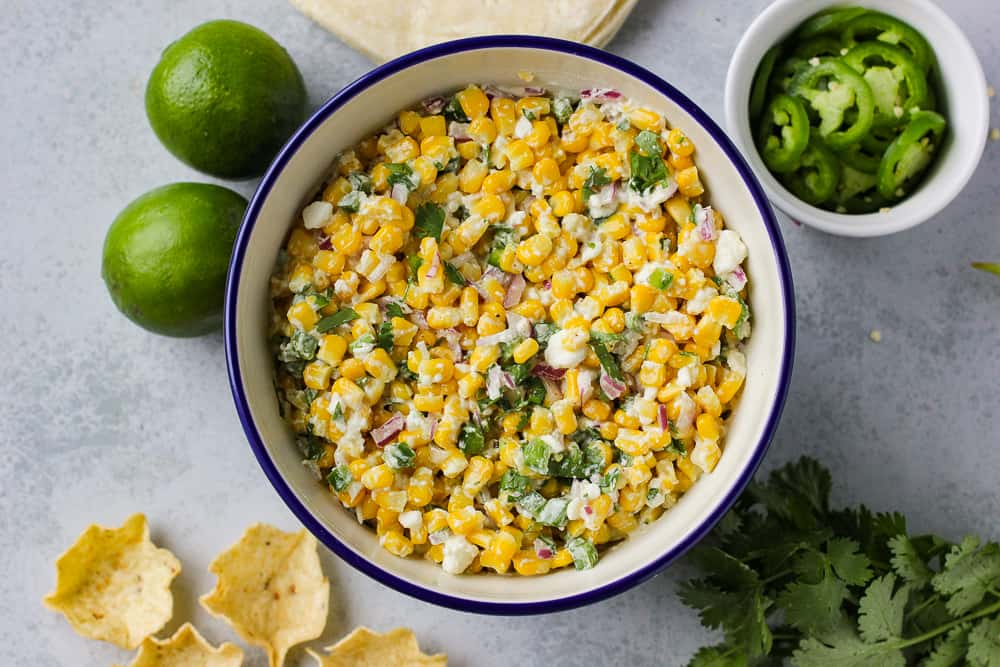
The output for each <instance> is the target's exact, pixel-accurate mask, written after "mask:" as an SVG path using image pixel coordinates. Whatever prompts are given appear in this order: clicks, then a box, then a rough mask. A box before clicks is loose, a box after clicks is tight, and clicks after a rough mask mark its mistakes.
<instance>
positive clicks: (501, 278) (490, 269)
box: [472, 264, 511, 299]
mask: <svg viewBox="0 0 1000 667" xmlns="http://www.w3.org/2000/svg"><path fill="white" fill-rule="evenodd" d="M488 278H493V279H495V280H496V281H497V282H499V283H500V285H502V286H503V287H504V288H506V287H507V285H508V284H509V283H510V279H511V274H509V273H507V272H505V271H502V270H501V269H498V268H497V267H495V266H493V265H492V264H489V265H487V267H486V270H485V271H483V275H482V276H481V277H480V278H479V280H477V281H476V282H474V283H472V286H473V287H475V288H476V291H477V292H479V296H481V297H483V298H484V299H489V298H490V296H491V295H490V292H489V291H488V290H487V289H486V280H487V279H488Z"/></svg>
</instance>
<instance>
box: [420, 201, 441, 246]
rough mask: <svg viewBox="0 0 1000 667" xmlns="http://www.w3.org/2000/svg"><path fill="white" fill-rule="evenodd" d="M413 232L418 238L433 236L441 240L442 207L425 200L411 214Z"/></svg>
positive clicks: (436, 239)
mask: <svg viewBox="0 0 1000 667" xmlns="http://www.w3.org/2000/svg"><path fill="white" fill-rule="evenodd" d="M413 217H414V222H413V234H414V236H416V237H417V238H418V239H422V238H427V237H430V238H433V239H434V240H435V241H440V240H441V229H442V228H443V227H444V209H443V208H441V207H440V206H438V205H437V204H432V203H431V202H426V203H424V204H421V205H420V206H418V207H417V210H416V211H415V212H414V214H413Z"/></svg>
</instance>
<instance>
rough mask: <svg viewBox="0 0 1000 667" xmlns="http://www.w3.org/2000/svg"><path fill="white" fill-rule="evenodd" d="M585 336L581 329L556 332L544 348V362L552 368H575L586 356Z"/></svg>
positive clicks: (587, 335)
mask: <svg viewBox="0 0 1000 667" xmlns="http://www.w3.org/2000/svg"><path fill="white" fill-rule="evenodd" d="M587 338H589V334H588V333H587V332H586V331H584V330H583V329H563V330H562V331H558V332H556V333H555V334H554V335H553V336H552V338H550V339H549V344H548V346H547V347H546V348H545V362H546V363H547V364H548V365H549V366H552V367H553V368H576V367H577V366H579V365H580V364H581V363H582V362H583V360H584V358H586V356H587V345H586V342H587Z"/></svg>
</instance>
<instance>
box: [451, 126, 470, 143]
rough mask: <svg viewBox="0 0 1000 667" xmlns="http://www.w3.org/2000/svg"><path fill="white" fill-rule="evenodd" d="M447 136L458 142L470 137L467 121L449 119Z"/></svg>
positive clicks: (467, 139)
mask: <svg viewBox="0 0 1000 667" xmlns="http://www.w3.org/2000/svg"><path fill="white" fill-rule="evenodd" d="M448 136H449V137H452V138H454V139H455V141H459V142H461V141H469V140H470V139H472V137H470V136H469V123H459V122H456V121H451V122H450V123H448Z"/></svg>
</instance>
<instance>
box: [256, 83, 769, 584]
mask: <svg viewBox="0 0 1000 667" xmlns="http://www.w3.org/2000/svg"><path fill="white" fill-rule="evenodd" d="M694 152H695V147H694V145H693V143H692V142H691V140H690V139H689V138H688V137H686V136H685V134H684V132H682V131H681V130H680V129H678V128H670V127H668V125H667V124H666V122H665V120H664V118H663V117H662V116H661V115H660V114H658V113H657V112H656V111H654V110H651V109H647V108H643V107H641V106H637V105H635V104H633V103H631V102H630V101H629V100H627V99H625V98H623V97H622V96H621V95H620V94H619V93H617V91H613V90H600V89H594V90H584V91H581V92H580V93H579V94H578V95H572V96H563V95H548V94H545V93H544V92H540V91H538V90H522V91H504V90H501V89H498V88H495V87H492V86H485V87H479V86H476V85H470V86H468V87H467V88H465V89H464V90H461V91H459V92H457V93H456V94H454V95H453V96H451V97H449V98H436V99H431V100H425V101H424V102H423V103H422V104H421V106H420V107H419V108H418V109H415V110H406V111H403V112H401V113H399V115H398V116H397V117H396V118H395V119H394V120H393V122H392V123H391V124H389V125H388V126H386V127H385V128H384V129H383V130H382V131H380V132H379V133H378V134H377V135H376V136H372V137H369V138H367V139H365V140H363V141H362V142H361V143H360V144H359V145H357V146H356V147H355V148H354V149H353V150H348V151H345V152H344V153H342V154H340V155H338V156H337V157H336V160H335V163H334V167H333V172H332V175H331V177H330V179H329V180H328V182H327V183H326V184H325V186H324V188H323V189H322V191H321V192H320V193H319V194H318V196H317V198H316V200H315V201H313V202H312V203H310V204H309V205H307V206H306V207H305V208H304V209H303V210H302V212H301V216H300V218H299V219H298V220H296V221H295V224H294V227H293V229H292V231H291V234H290V236H289V237H288V241H287V244H286V246H285V248H284V251H283V252H282V253H281V257H280V258H279V262H278V267H277V269H276V272H275V274H274V276H273V278H272V283H271V285H272V289H271V292H272V299H273V304H274V311H273V319H272V325H271V326H272V331H271V333H272V341H273V346H274V354H275V357H276V359H277V377H276V384H277V389H278V396H279V403H280V407H281V410H282V412H283V415H284V417H285V418H286V419H287V420H288V422H289V423H290V424H291V427H292V428H293V429H294V430H295V432H296V433H297V436H298V444H299V447H300V449H301V451H302V454H303V456H304V457H305V459H306V460H305V462H306V464H307V465H309V466H310V467H312V469H313V470H314V471H315V472H316V474H317V475H318V476H319V478H320V479H321V480H322V481H323V482H324V483H325V484H327V485H329V488H330V490H331V491H332V492H333V493H334V494H336V496H337V498H338V499H339V500H340V502H341V503H342V504H343V505H344V506H345V507H346V508H350V509H351V510H353V511H354V513H355V514H356V516H357V519H358V521H360V522H364V523H365V524H367V525H369V526H371V527H372V528H373V529H374V530H375V532H376V533H377V534H378V536H379V540H380V543H381V544H382V546H383V547H384V548H385V549H387V550H388V551H390V552H391V553H393V554H395V555H397V556H400V557H406V556H417V557H422V558H426V559H430V560H432V561H434V562H436V563H440V564H441V566H442V567H443V569H444V570H445V571H447V572H449V573H453V574H457V573H462V572H467V573H473V572H479V571H481V570H489V571H493V572H497V573H508V572H513V573H517V574H521V575H538V574H544V573H546V572H549V571H551V570H554V569H557V568H562V567H567V566H570V565H573V566H574V567H576V568H577V569H586V568H590V567H593V566H594V564H595V563H596V562H597V560H598V557H599V553H600V552H601V550H602V549H603V548H604V547H605V546H606V545H609V544H610V543H613V542H615V541H617V540H621V539H623V538H624V537H626V536H627V535H628V534H629V532H631V531H633V530H635V529H636V528H637V527H638V526H639V525H640V524H644V523H647V522H650V521H653V520H655V519H656V518H657V517H658V516H660V514H662V513H663V512H664V511H665V510H667V509H668V508H670V507H671V506H672V505H673V504H674V503H676V502H677V499H678V497H679V496H680V495H681V494H683V493H684V492H685V491H686V490H687V489H688V488H690V487H691V485H692V484H694V483H695V482H696V481H697V480H698V478H699V476H701V475H702V474H705V473H709V472H711V471H712V470H713V468H714V467H715V465H716V463H717V462H718V461H719V458H720V456H721V454H722V442H723V438H724V435H725V431H726V420H727V417H728V415H729V413H730V410H731V409H732V407H733V406H734V403H735V400H736V398H737V396H738V395H739V392H740V389H741V387H742V384H743V381H744V377H745V375H746V361H745V357H744V355H743V353H742V352H741V349H742V340H743V339H745V338H746V337H747V336H748V335H749V333H750V325H749V310H748V307H747V303H746V300H745V296H746V291H745V290H746V285H747V278H746V274H745V273H744V270H743V267H742V263H743V262H744V260H745V259H746V255H747V249H746V247H745V246H744V244H743V242H742V240H741V239H740V236H739V235H738V234H737V233H736V232H734V231H732V230H728V229H725V226H724V220H723V216H722V214H721V213H719V212H718V211H714V210H713V209H712V208H711V207H710V206H708V204H707V202H706V196H705V191H704V188H703V186H702V182H701V179H700V177H699V173H698V167H697V166H696V165H695V163H694Z"/></svg>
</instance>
